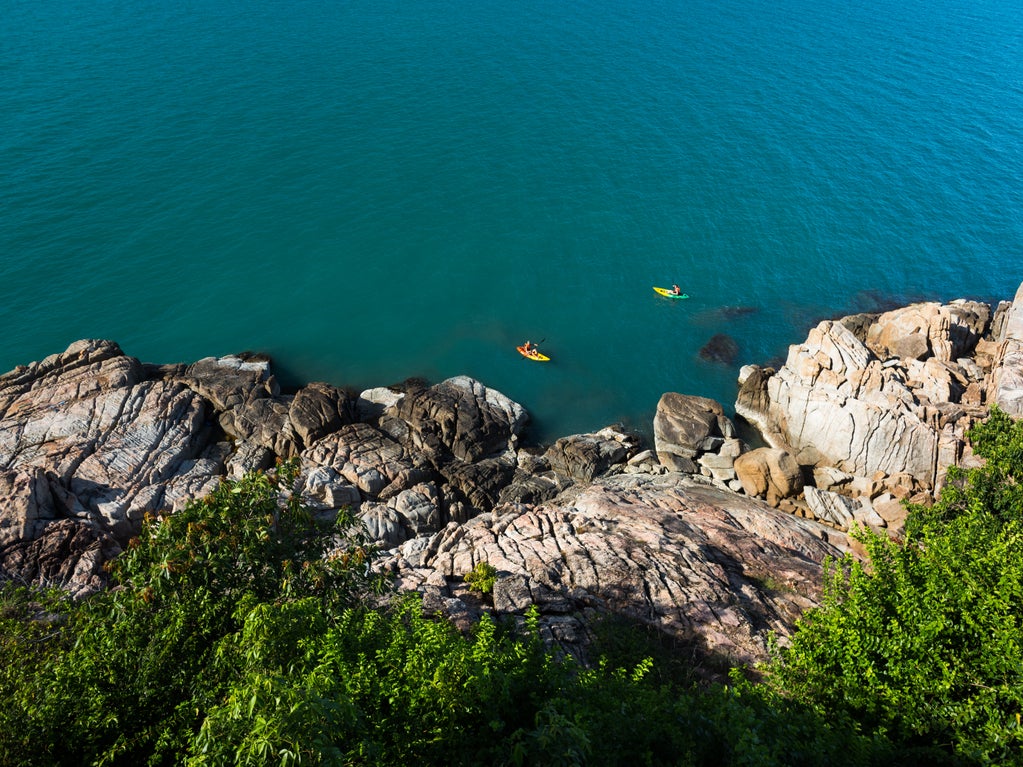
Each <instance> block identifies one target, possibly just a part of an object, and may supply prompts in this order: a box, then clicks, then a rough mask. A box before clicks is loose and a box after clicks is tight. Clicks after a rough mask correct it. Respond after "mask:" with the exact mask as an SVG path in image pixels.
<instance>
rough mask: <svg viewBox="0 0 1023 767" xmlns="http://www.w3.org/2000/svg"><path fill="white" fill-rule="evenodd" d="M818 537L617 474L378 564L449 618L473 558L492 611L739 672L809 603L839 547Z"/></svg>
mask: <svg viewBox="0 0 1023 767" xmlns="http://www.w3.org/2000/svg"><path fill="white" fill-rule="evenodd" d="M822 530H823V528H821V527H820V526H819V525H816V524H814V523H812V522H807V521H804V520H801V519H798V518H796V517H793V516H791V515H788V514H783V513H781V512H777V511H774V510H772V509H769V508H768V507H767V506H766V505H764V504H763V503H761V502H758V501H756V500H753V499H748V498H743V497H741V496H737V495H734V494H731V493H727V492H725V491H722V490H720V489H718V488H715V487H713V486H711V485H709V484H706V483H702V482H700V481H698V480H695V479H689V478H683V477H681V476H680V475H668V476H664V477H650V476H645V477H644V476H637V475H629V476H625V475H621V476H615V477H607V478H603V479H601V480H598V481H597V482H595V483H594V484H592V485H590V486H588V487H585V488H583V489H577V490H576V491H575V492H571V491H570V492H567V493H563V494H562V495H561V496H559V497H558V498H557V499H555V500H554V501H552V502H548V503H544V504H540V505H535V506H534V505H528V504H506V505H504V506H500V507H498V508H496V509H495V510H494V512H493V513H491V514H484V515H481V516H479V517H476V518H474V519H472V520H470V521H469V522H467V523H466V524H464V525H458V524H449V525H448V526H447V527H445V528H444V529H443V530H442V531H440V532H439V533H437V534H436V535H434V536H432V537H431V538H430V539H428V540H427V541H423V540H422V539H419V540H415V541H410V542H408V543H406V544H405V545H404V546H403V547H401V548H399V549H398V550H397V551H396V552H395V553H394V554H393V555H392V557H391V559H390V560H389V561H388V562H386V563H385V565H386V566H388V567H390V568H391V569H392V570H393V571H395V572H396V573H397V575H398V582H399V585H401V586H404V587H408V588H416V589H420V590H424V591H425V592H427V595H428V597H430V598H432V600H433V602H434V603H436V604H439V605H446V607H447V609H448V610H449V611H450V612H454V613H460V612H464V611H465V610H466V605H471V604H472V602H473V600H472V597H471V596H470V595H469V594H468V593H467V591H466V589H465V587H464V584H463V582H462V578H463V577H464V575H465V574H466V573H468V572H469V571H470V570H472V568H473V567H474V566H475V565H476V563H477V562H480V561H484V562H487V563H489V564H490V565H492V566H493V567H495V568H496V569H497V571H498V580H497V584H496V585H495V587H494V594H493V610H494V611H495V612H497V613H498V614H512V615H515V614H521V613H522V612H523V611H524V610H525V609H526V608H527V607H528V606H529V605H530V604H536V605H537V606H538V607H539V609H540V612H541V615H542V616H544V620H545V621H547V623H548V624H550V623H551V622H552V621H553V622H555V623H557V624H558V625H560V626H561V627H562V628H564V625H565V624H566V622H571V621H576V623H577V624H578V625H576V627H575V630H574V631H571V632H569V634H570V635H571V636H572V637H574V639H575V640H578V639H580V638H581V637H583V636H585V633H586V632H585V626H584V624H585V618H586V616H587V615H591V614H592V613H593V611H596V612H610V613H615V614H618V615H623V616H626V617H628V618H630V619H633V620H635V621H639V622H640V623H643V624H647V625H650V626H655V627H657V628H659V629H661V630H663V631H666V632H668V633H669V634H671V635H672V636H675V637H677V638H679V639H683V640H687V641H691V642H693V643H694V644H695V645H696V646H698V647H702V648H703V650H704V651H705V652H707V653H709V654H712V655H717V656H724V657H725V658H726V659H727V660H728V662H737V663H751V662H755V661H758V660H764V659H765V658H766V653H767V636H768V633H769V632H770V631H776V632H778V633H779V634H780V635H782V636H785V635H786V634H787V633H788V631H789V626H790V625H791V623H792V620H793V619H794V617H795V616H796V615H798V614H800V613H801V612H802V611H803V610H804V609H806V608H807V607H808V606H810V605H812V604H814V598H815V595H816V593H817V592H816V589H817V584H818V583H819V581H820V575H821V566H820V563H821V562H822V561H823V559H824V558H825V557H826V556H835V555H838V554H840V553H841V551H842V550H843V549H841V548H840V547H839V545H837V544H832V543H829V542H827V541H826V540H825V539H824V537H822V535H824V536H825V537H826V534H823V533H822ZM565 649H566V650H568V651H569V652H578V651H579V647H577V646H573V643H572V642H569V643H568V646H566V647H565Z"/></svg>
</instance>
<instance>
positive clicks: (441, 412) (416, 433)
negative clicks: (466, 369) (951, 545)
mask: <svg viewBox="0 0 1023 767" xmlns="http://www.w3.org/2000/svg"><path fill="white" fill-rule="evenodd" d="M388 415H391V416H393V417H395V418H397V419H400V420H401V421H402V422H403V423H404V424H406V425H407V429H408V437H407V442H406V444H407V446H408V447H409V448H410V449H413V450H416V451H419V452H422V453H423V454H424V455H426V456H428V457H430V459H431V460H433V461H434V463H435V465H440V464H442V463H445V462H447V461H448V460H450V459H451V457H454V458H457V459H458V460H461V461H466V462H472V461H475V460H477V459H479V458H482V457H484V456H487V455H493V454H494V453H499V452H502V451H504V450H507V449H508V448H509V447H513V446H514V438H515V437H517V435H518V434H519V432H520V431H521V430H522V428H523V427H524V426H525V424H526V421H527V418H528V417H527V415H526V411H525V409H524V408H523V407H522V406H521V405H519V404H518V403H515V402H512V401H511V400H510V399H508V398H507V397H505V396H504V395H503V394H501V393H500V392H497V391H495V390H494V389H489V388H487V387H486V386H484V385H483V384H481V383H480V382H479V381H476V380H474V379H472V378H468V377H465V376H458V377H455V378H449V379H448V380H446V381H443V382H441V383H439V384H437V385H435V386H431V387H429V388H427V389H419V390H416V391H412V392H409V393H407V394H406V395H405V396H404V397H402V399H400V400H399V401H398V402H396V403H395V404H394V405H392V406H391V407H390V408H388V410H387V411H386V412H385V417H387V416H388Z"/></svg>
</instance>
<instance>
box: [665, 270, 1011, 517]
mask: <svg viewBox="0 0 1023 767" xmlns="http://www.w3.org/2000/svg"><path fill="white" fill-rule="evenodd" d="M1021 375H1023V286H1021V288H1020V291H1019V292H1018V293H1017V295H1016V297H1015V299H1014V301H1012V302H1008V301H1006V302H1002V303H1001V304H999V305H998V306H997V307H996V308H995V309H994V310H992V307H990V306H989V305H988V304H985V303H982V302H978V301H965V300H959V301H953V302H951V303H949V304H939V303H936V302H931V303H918V304H913V305H911V306H908V307H905V308H901V309H897V310H894V311H889V312H884V313H878V314H859V315H853V316H850V317H844V318H842V319H840V320H834V321H832V320H828V321H824V322H821V323H820V324H818V325H817V326H816V327H815V328H813V329H812V330H811V331H810V333H809V335H808V337H807V339H806V341H804V342H803V343H801V344H795V345H793V346H791V347H790V348H789V354H788V358H787V360H786V362H785V364H784V365H782V366H781V367H780V368H779V369H777V370H775V369H773V368H762V367H760V366H757V365H749V366H746V367H744V368H742V370H741V371H740V376H739V383H740V389H739V394H738V398H737V401H736V405H735V410H736V414H737V417H739V418H740V419H743V420H744V421H745V422H746V423H748V424H751V425H752V426H753V427H754V433H755V434H756V437H757V438H758V439H760V440H762V441H763V442H764V443H765V446H760V447H755V448H751V447H750V446H749V445H748V444H747V443H745V442H743V441H742V440H740V439H738V438H737V436H736V428H735V426H734V425H733V424H732V422H731V421H730V420H729V419H728V418H727V417H726V416H725V415H724V413H723V411H722V409H721V407H720V406H719V405H718V404H717V403H716V402H713V401H710V400H706V399H704V398H700V397H691V396H685V395H681V394H674V393H669V394H665V395H664V396H663V397H662V398H661V401H660V403H659V404H658V408H657V416H656V418H655V420H654V438H655V446H656V450H657V456H658V458H659V460H660V462H661V464H662V465H664V466H666V467H669V468H671V469H672V470H675V471H683V472H691V473H692V472H698V473H700V474H702V475H703V476H706V477H707V478H709V479H710V480H711V481H713V482H715V483H717V484H718V485H720V486H722V487H725V488H727V489H729V490H732V491H734V492H742V493H746V494H748V495H752V496H756V497H758V498H762V499H764V500H765V501H766V502H767V503H768V504H769V505H771V506H772V507H775V508H779V509H783V510H785V511H789V512H792V513H796V514H799V515H800V516H805V517H808V518H811V519H815V520H818V521H820V522H822V523H824V524H827V525H829V526H832V527H835V528H838V529H840V530H849V529H851V528H853V527H855V526H857V525H867V526H869V527H872V528H874V529H887V530H888V531H889V533H890V534H892V535H894V536H898V535H900V534H901V532H902V529H903V523H904V521H905V513H906V512H905V506H904V503H903V501H907V500H908V501H911V502H914V503H929V502H930V501H932V500H933V498H934V497H935V495H936V494H937V492H938V491H939V490H940V489H941V486H942V484H943V482H944V479H945V473H946V472H947V470H948V468H949V467H950V466H955V465H969V464H970V462H971V461H972V460H973V459H972V456H971V454H970V450H969V445H968V444H967V441H966V432H967V430H968V429H969V428H970V426H971V425H973V424H974V423H975V422H976V421H978V420H981V419H983V418H985V417H986V415H987V413H988V408H989V407H990V405H992V404H996V405H998V406H999V407H1001V408H1002V409H1003V410H1005V411H1006V412H1008V413H1009V414H1010V415H1013V416H1015V417H1019V416H1021V415H1023V378H1021Z"/></svg>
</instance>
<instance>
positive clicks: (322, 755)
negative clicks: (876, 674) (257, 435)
mask: <svg viewBox="0 0 1023 767" xmlns="http://www.w3.org/2000/svg"><path fill="white" fill-rule="evenodd" d="M294 472H295V467H294V465H292V464H288V465H284V466H282V467H281V468H280V469H279V471H278V472H277V473H276V474H273V475H267V474H252V475H248V476H247V477H245V478H244V479H243V480H241V481H239V482H227V483H225V484H224V485H222V486H221V487H220V488H219V489H218V490H217V491H215V492H214V493H213V494H212V495H211V496H210V497H209V498H207V499H205V500H203V501H198V502H196V503H193V504H190V505H189V507H188V508H187V509H185V510H184V511H183V512H181V513H180V514H177V515H174V516H172V517H170V518H168V519H164V520H149V521H148V522H147V524H146V526H145V528H144V530H143V532H142V534H141V535H140V536H139V538H138V539H137V540H136V541H134V542H133V544H132V545H131V546H130V547H129V548H128V549H127V550H126V552H125V553H124V554H123V555H122V557H121V558H120V559H118V560H117V561H116V563H115V564H114V566H113V577H114V581H115V584H116V586H115V587H114V588H113V589H111V590H109V591H107V592H104V593H102V594H99V595H96V596H95V597H93V598H90V599H88V600H86V601H83V602H78V603H75V602H71V601H69V600H68V599H66V598H65V597H64V596H63V595H61V594H59V593H51V594H35V593H31V592H29V591H27V590H24V589H21V590H18V589H12V588H7V589H6V590H5V591H4V593H3V594H2V595H0V596H2V600H0V651H2V652H3V660H4V662H3V664H0V766H6V765H86V764H91V765H142V764H149V765H165V764H166V765H170V764H175V765H177V764H189V765H194V766H198V765H204V766H205V765H228V764H231V765H264V764H281V765H299V764H301V765H320V764H345V765H408V764H416V765H572V764H586V765H608V766H611V765H620V764H634V765H749V767H772V766H774V765H777V766H779V767H781V766H782V765H786V766H788V765H817V764H820V765H868V764H872V763H875V764H886V763H892V762H895V761H898V758H899V757H900V756H904V755H905V754H904V753H903V754H897V753H895V752H893V750H892V749H891V746H890V744H889V743H888V742H887V741H885V740H884V739H883V738H879V737H876V736H870V737H865V736H863V735H860V734H859V733H858V732H857V730H856V728H855V726H854V725H853V724H852V723H851V722H850V720H849V719H848V718H847V717H844V716H843V715H841V714H837V715H836V714H832V713H831V712H827V713H826V714H821V713H818V712H817V711H814V710H812V709H810V708H808V707H807V706H805V705H803V704H802V703H800V702H798V701H793V700H790V699H788V698H786V697H784V696H782V695H780V694H778V693H776V692H774V691H772V690H770V689H767V688H763V687H757V686H754V685H751V684H748V683H740V684H736V685H732V686H729V687H725V688H720V687H719V688H713V689H711V690H698V689H696V688H695V687H693V686H692V685H691V684H690V683H689V681H688V679H687V677H686V674H685V673H684V672H679V673H678V674H676V669H675V668H674V666H673V665H668V666H666V667H665V668H663V669H661V670H658V669H656V668H655V665H654V661H653V660H651V657H659V658H660V657H662V655H663V648H662V651H650V652H648V650H650V649H651V648H649V647H645V646H644V644H643V642H644V640H643V636H644V635H637V636H636V637H633V638H627V640H626V641H624V642H618V643H617V644H616V646H615V648H614V652H613V655H614V657H615V660H614V662H612V661H608V660H603V661H601V662H600V663H598V664H597V665H596V666H594V667H592V668H583V667H581V666H580V665H578V664H577V663H575V662H574V661H573V660H572V659H571V658H566V657H563V656H561V655H555V654H552V653H550V652H548V651H547V650H546V649H545V647H544V645H543V643H542V642H541V639H540V635H541V626H540V623H539V618H538V615H537V613H536V611H535V610H533V611H531V612H530V613H529V614H528V615H527V616H526V617H525V620H524V621H523V623H524V625H522V626H519V627H516V626H515V625H503V624H498V623H497V622H495V621H494V620H492V619H490V618H488V617H484V618H482V619H481V620H480V621H479V622H478V624H477V625H476V626H475V628H474V630H473V631H472V632H471V633H470V634H469V635H463V634H461V633H459V632H458V631H457V630H456V629H455V628H454V626H453V625H452V624H451V623H449V622H448V621H446V620H444V619H442V618H439V617H436V616H431V615H428V614H426V613H425V612H424V610H423V606H422V602H421V600H420V599H419V598H418V597H415V596H407V597H404V598H400V599H396V600H392V602H391V603H390V607H387V608H381V607H378V606H376V605H377V602H378V600H377V599H376V597H372V598H371V594H372V592H373V591H374V590H379V588H380V587H381V584H380V582H379V581H377V580H376V579H374V578H373V577H372V576H371V574H370V569H369V563H370V558H371V557H372V554H373V552H372V550H371V549H370V548H369V547H368V546H367V545H366V543H365V541H364V540H363V538H362V536H361V534H360V532H359V530H358V529H357V528H355V527H354V526H353V525H352V522H353V520H352V517H351V515H350V514H347V513H345V514H341V515H339V518H338V519H337V520H336V523H335V524H332V525H326V526H325V525H321V524H319V523H318V522H317V521H316V520H315V519H314V518H313V517H312V516H311V515H310V514H309V512H308V511H307V510H306V509H305V508H303V506H302V504H301V503H300V502H299V499H298V498H297V497H295V496H294V495H293V494H291V493H290V492H289V488H290V487H291V486H292V483H293V479H294ZM482 575H484V576H486V575H487V573H486V572H483V573H482ZM484 580H485V579H484ZM56 616H60V620H56V621H55V620H53V618H54V617H56Z"/></svg>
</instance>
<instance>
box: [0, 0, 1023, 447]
mask: <svg viewBox="0 0 1023 767" xmlns="http://www.w3.org/2000/svg"><path fill="white" fill-rule="evenodd" d="M1017 16H1018V13H1017V12H1016V11H1015V10H1013V9H1012V8H1011V7H1008V6H1006V5H1005V4H1001V3H997V2H995V1H994V0H979V1H977V2H967V0H938V1H937V2H930V3H923V2H910V3H909V4H905V3H904V4H899V5H894V4H889V3H886V2H865V3H854V4H851V5H850V4H849V3H845V2H840V1H839V0H821V1H819V2H809V0H780V2H770V3H769V2H766V0H725V2H723V3H722V2H713V3H711V2H704V0H697V1H696V2H689V3H684V4H683V3H673V2H644V3H638V2H625V3H620V2H610V0H606V1H605V0H593V2H589V3H585V4H561V5H558V6H557V7H554V6H551V5H550V4H546V3H540V2H534V1H531V0H526V1H525V2H522V3H513V4H507V3H493V2H487V1H484V2H480V3H473V4H470V5H466V4H460V3H445V2H441V3H425V2H421V0H404V1H403V2H401V3H397V2H373V3H368V2H360V1H358V0H357V1H356V2H351V3H344V4H336V3H326V2H312V1H310V2H298V3H294V4H289V5H287V6H281V5H279V4H275V3H269V2H260V1H259V0H257V1H256V2H246V3H242V2H230V1H228V2H222V3H217V4H215V7H210V8H206V7H202V8H200V7H192V6H189V5H187V4H180V3H171V2H169V0H154V2H152V3H148V4H147V5H146V6H145V7H144V8H143V7H141V6H137V5H136V4H132V3H122V2H114V1H113V0H110V1H107V2H98V3H91V4H88V5H81V4H78V3H72V2H69V1H68V0H56V1H55V2H53V3H46V4H43V5H40V4H37V3H29V2H23V1H22V0H14V2H12V3H8V4H7V12H6V14H5V23H4V25H2V26H0V50H2V51H3V52H4V55H3V56H2V57H0V73H2V74H3V77H0V203H2V213H0V299H2V300H0V321H2V325H3V327H4V329H5V338H4V343H3V344H0V369H2V370H9V369H11V368H13V367H14V366H15V365H18V364H22V363H26V362H29V361H31V360H35V359H40V358H41V357H43V356H45V355H47V354H51V353H54V352H57V351H61V350H63V349H64V348H65V347H66V346H67V345H68V344H69V343H70V342H71V341H73V340H75V339H78V338H82V337H102V338H111V339H114V340H116V341H118V342H119V343H120V344H121V346H122V348H123V349H124V350H125V352H126V353H128V354H131V355H133V356H137V357H139V358H141V359H143V360H144V361H147V362H187V361H192V360H195V359H197V358H200V357H204V356H208V355H223V354H229V353H233V352H238V351H242V350H254V351H262V352H266V353H268V354H270V355H271V356H272V357H273V359H274V361H275V365H276V367H277V369H278V371H279V374H280V375H281V377H282V378H283V379H284V380H285V382H286V383H289V384H291V385H295V384H298V383H300V382H304V381H311V380H324V381H328V382H330V383H333V384H336V385H339V386H350V387H354V388H364V387H369V386H377V385H386V384H389V383H393V382H396V381H400V380H402V379H405V378H408V377H413V376H418V377H424V378H426V379H428V380H430V381H438V380H441V379H443V378H445V377H448V376H452V375H459V374H467V375H471V376H474V377H476V378H478V379H480V380H482V381H483V382H485V383H486V384H488V385H490V386H493V387H495V388H497V389H499V390H501V391H502V392H504V393H505V394H507V395H508V396H510V397H512V398H514V399H516V400H517V401H519V402H521V403H522V404H523V405H525V406H526V407H527V409H528V410H529V411H530V413H531V414H532V415H533V417H534V421H535V425H534V435H535V436H537V437H538V438H541V439H550V438H554V437H557V436H561V435H563V434H568V433H572V432H579V431H589V430H593V429H597V428H600V427H602V426H604V425H607V424H608V423H612V422H624V423H626V425H628V426H630V427H632V428H635V429H638V430H640V431H647V430H649V428H650V419H651V418H652V415H653V411H654V407H655V406H656V403H657V399H658V397H659V396H660V394H661V393H662V392H665V391H681V392H685V393H689V394H699V395H703V396H709V397H713V398H715V399H717V400H719V401H721V402H722V404H724V405H725V407H726V409H731V406H732V402H733V400H734V395H735V389H736V385H735V377H736V374H737V371H738V368H739V366H740V365H741V364H744V363H749V362H757V363H766V362H769V361H771V360H774V359H776V358H778V357H781V356H784V354H785V350H786V347H787V345H788V344H790V343H796V342H798V341H800V340H802V339H803V338H804V337H805V335H806V331H807V329H808V328H809V327H810V326H811V325H812V324H814V323H815V322H816V321H818V320H820V319H822V318H824V317H831V316H838V315H841V314H847V313H851V312H855V311H861V310H871V309H880V308H887V307H889V306H893V305H897V304H902V303H906V302H908V301H911V300H917V299H938V300H949V299H953V298H957V297H971V298H979V299H983V300H988V301H996V300H999V299H1009V298H1011V297H1012V296H1013V294H1014V293H1015V290H1016V288H1017V287H1018V286H1019V283H1020V281H1021V280H1023V258H1021V255H1020V254H1021V253H1023V187H1021V185H1020V183H1019V180H1020V179H1021V178H1023V27H1021V25H1020V24H1019V23H1018V18H1017ZM673 282H677V283H678V284H680V285H681V287H682V288H683V290H685V291H686V292H687V293H688V294H689V295H690V298H689V299H687V300H684V301H672V300H669V299H663V298H660V297H658V296H657V295H655V294H654V292H653V291H652V290H651V288H652V287H653V286H655V285H664V286H670V285H671V283H673ZM718 333H724V334H727V335H729V336H731V337H732V338H734V339H735V341H736V342H737V344H738V348H739V352H738V356H737V357H736V359H735V361H734V362H733V363H732V364H720V363H713V362H708V361H705V360H703V359H701V357H700V353H699V352H700V349H701V348H702V347H703V346H704V345H705V344H706V343H707V342H708V341H709V340H710V339H711V338H712V337H713V336H714V335H715V334H718ZM527 338H529V339H531V340H533V341H534V342H537V341H540V342H541V343H542V349H543V351H545V352H546V353H547V354H549V355H550V356H551V357H552V358H553V359H552V361H551V362H550V363H544V364H538V363H534V362H530V361H528V360H525V359H523V358H522V357H521V356H519V355H518V354H517V353H516V351H515V346H516V345H517V344H520V343H522V341H524V340H525V339H527Z"/></svg>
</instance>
